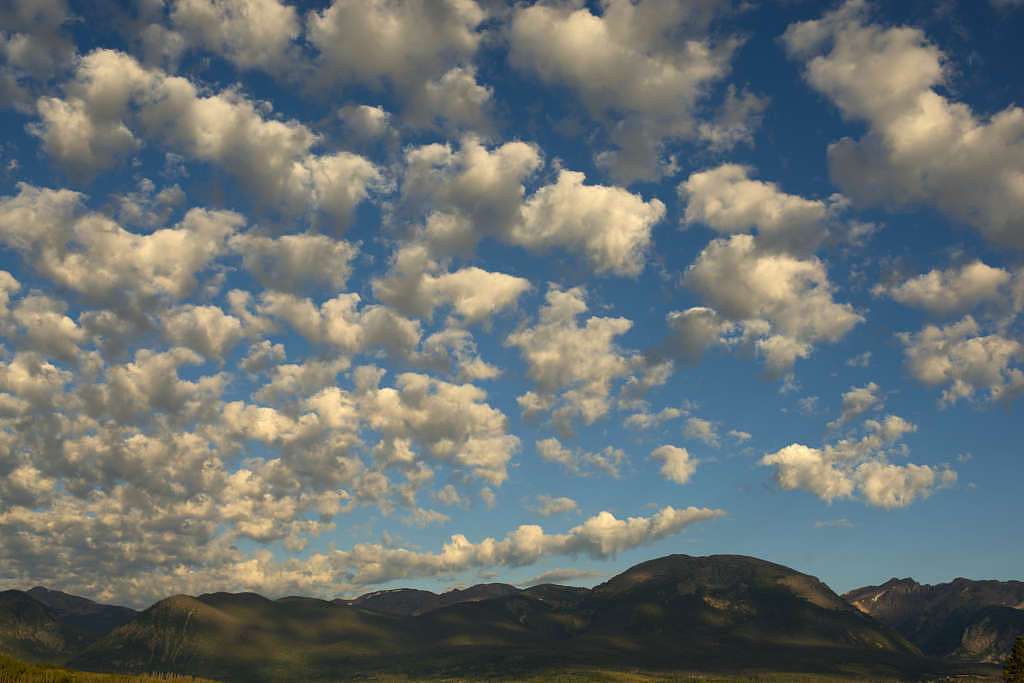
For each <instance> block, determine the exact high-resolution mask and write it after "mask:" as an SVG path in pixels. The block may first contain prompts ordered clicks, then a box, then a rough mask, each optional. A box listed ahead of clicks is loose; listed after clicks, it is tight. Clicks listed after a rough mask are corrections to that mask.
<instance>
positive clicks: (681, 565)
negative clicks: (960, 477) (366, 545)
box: [0, 554, 1024, 681]
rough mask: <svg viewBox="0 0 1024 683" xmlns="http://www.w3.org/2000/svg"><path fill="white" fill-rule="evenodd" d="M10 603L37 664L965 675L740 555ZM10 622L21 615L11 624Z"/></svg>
mask: <svg viewBox="0 0 1024 683" xmlns="http://www.w3.org/2000/svg"><path fill="white" fill-rule="evenodd" d="M964 581H968V580H964ZM953 583H955V582H951V585H952V584H953ZM975 583H978V584H982V588H981V589H977V590H974V592H971V591H968V594H969V595H975V594H978V595H982V594H983V595H988V593H992V592H995V593H998V592H999V590H1002V589H1000V588H999V586H998V585H987V584H985V583H984V582H973V583H970V582H969V583H962V582H961V583H960V584H957V586H958V587H960V588H964V587H967V588H971V587H972V586H973V585H974V584H975ZM990 583H994V584H998V583H999V582H990ZM1021 585H1024V584H1021ZM868 589H872V590H875V591H876V592H878V591H894V592H896V593H901V594H902V593H904V592H905V593H915V592H921V591H922V590H923V589H922V588H921V584H918V583H917V582H916V581H913V579H893V580H890V581H887V582H886V583H885V584H883V585H882V586H876V587H866V588H864V589H856V591H868ZM33 591H34V592H35V595H37V596H38V597H40V598H43V599H46V600H48V601H49V602H50V603H51V604H52V605H54V606H53V607H51V606H47V605H46V604H44V603H43V602H42V601H40V600H38V599H36V597H33V595H32V592H33ZM856 591H853V592H852V593H856ZM979 591H980V593H979ZM986 591H988V592H986ZM7 593H10V594H11V595H10V596H9V599H8V602H9V603H10V604H11V605H14V604H15V603H16V604H17V605H21V608H20V610H21V611H20V612H19V611H18V610H17V609H8V610H7V612H4V611H3V610H2V609H0V652H3V651H5V650H7V651H12V653H13V654H25V653H26V652H27V651H28V650H31V648H29V647H28V646H29V645H31V646H33V647H35V649H34V650H32V651H31V652H29V653H28V654H29V655H30V658H32V659H35V660H37V661H49V662H55V663H60V664H68V665H70V666H73V667H76V668H81V669H87V670H94V671H101V670H106V671H116V672H123V673H138V672H142V671H147V670H163V671H169V672H176V673H183V674H193V675H202V676H205V677H208V678H215V679H219V680H224V681H233V680H237V681H243V680H244V681H270V680H326V679H324V678H323V677H324V676H325V675H327V674H326V673H325V672H331V675H332V676H337V675H338V672H346V673H345V675H349V674H351V675H352V676H362V675H392V674H395V673H410V672H412V673H415V674H416V675H431V676H432V675H444V676H448V675H451V676H456V677H457V676H462V675H468V674H479V675H484V676H486V675H507V674H509V673H510V672H530V671H536V670H540V669H544V668H545V667H559V666H561V667H571V666H582V665H587V666H589V665H592V664H599V665H602V666H607V667H610V668H616V667H646V668H651V669H654V670H665V671H677V670H693V671H716V672H727V671H735V672H741V671H786V672H790V671H791V672H794V673H796V672H800V673H828V674H836V673H851V672H853V671H855V672H858V673H859V674H868V673H870V674H871V675H878V676H903V675H904V674H906V675H917V674H918V673H920V672H922V671H927V672H930V673H934V674H936V675H937V674H940V673H944V672H948V671H952V670H957V671H959V670H963V667H964V666H968V667H970V666H973V665H968V664H957V663H956V662H955V661H952V660H951V661H940V660H938V659H936V658H934V657H930V656H929V655H930V654H931V653H930V652H928V651H926V652H924V653H922V650H923V648H921V647H920V646H919V645H918V644H917V643H916V641H915V640H914V639H913V638H909V637H906V635H905V634H903V633H902V632H901V631H900V629H899V628H896V626H894V625H892V624H891V623H887V622H886V621H885V620H883V619H876V618H875V617H873V616H871V615H870V614H868V613H867V612H866V611H865V610H864V608H863V607H859V606H855V605H854V604H851V601H849V600H847V599H845V598H844V597H842V596H839V595H838V594H836V593H835V592H834V591H832V590H831V589H830V588H829V587H828V586H827V585H826V584H825V583H824V582H822V581H821V580H820V579H818V578H817V577H814V576H812V575H809V574H804V573H802V572H799V571H797V570H794V569H792V568H789V567H786V566H784V565H781V564H777V563H773V562H769V561H766V560H762V559H759V558H755V557H749V556H743V555H710V556H703V557H699V556H698V557H695V556H689V555H681V554H676V555H668V556H664V557H660V558H654V559H651V560H648V561H645V562H641V563H639V564H636V565H634V566H632V567H630V568H628V569H626V570H625V571H623V572H621V573H619V574H617V575H616V576H614V577H611V578H610V579H608V580H607V581H605V582H603V583H601V584H598V585H597V586H594V587H593V588H583V587H574V586H562V585H558V584H542V585H538V586H531V587H527V588H518V587H516V586H513V585H511V584H504V583H484V584H476V585H473V586H468V587H466V588H459V589H453V590H450V591H446V592H444V593H433V592H431V591H423V590H419V589H388V590H382V591H371V592H369V593H365V594H363V595H361V596H358V597H356V598H351V599H348V598H338V599H335V600H322V599H319V598H313V597H305V596H298V595H292V596H284V597H280V598H276V599H271V598H268V597H265V596H263V595H260V594H258V593H252V592H240V593H229V592H209V593H202V594H200V595H197V596H190V595H173V596H169V597H167V598H164V599H162V600H159V601H157V602H155V603H154V604H152V605H150V606H149V607H148V608H146V609H145V610H141V611H138V612H135V611H134V610H130V609H128V608H118V607H117V606H110V605H101V604H99V603H95V602H93V601H90V600H88V599H85V598H78V596H73V595H70V594H66V593H62V592H60V591H52V590H50V589H43V588H41V587H37V589H31V590H30V591H8V592H7ZM874 594H875V593H871V592H870V591H869V592H867V593H864V594H863V595H861V594H857V595H854V596H853V598H854V599H861V600H863V599H870V598H871V597H872V596H873V595H874ZM4 595H5V594H4V593H0V608H2V607H3V605H4V604H5V603H4V601H3V597H4ZM848 595H849V594H848ZM858 596H860V597H859V598H858ZM883 599H884V598H883ZM110 609H116V610H126V611H125V612H118V614H119V615H120V616H124V615H125V614H127V613H131V614H132V616H131V618H130V619H128V620H127V621H125V622H124V623H121V624H117V625H115V626H114V627H113V628H110V629H109V630H107V631H106V632H102V633H101V632H100V631H101V630H102V629H101V628H100V627H98V626H95V624H94V625H93V630H91V631H90V630H89V629H88V628H85V629H83V628H79V627H78V626H75V625H73V624H72V623H71V622H70V621H69V620H70V619H71V618H72V617H76V618H77V617H81V618H87V617H88V616H89V615H92V616H93V617H94V618H96V619H101V618H103V617H104V615H107V616H109V615H108V614H107V610H110ZM1006 610H1011V612H1012V613H1011V614H1009V616H1008V613H1006ZM17 614H22V615H28V616H23V618H22V619H21V621H20V622H19V621H17V619H16V618H15V616H16V615H17ZM1015 614H1016V611H1013V609H1012V608H1009V607H1005V606H1001V605H988V606H987V607H985V608H984V610H983V611H979V612H978V613H977V614H976V617H977V618H976V619H975V620H974V621H973V622H971V623H970V624H968V625H967V626H968V627H972V628H973V630H970V629H968V631H969V633H967V635H966V636H964V639H966V640H965V642H967V643H972V642H973V643H975V645H976V647H975V649H974V650H971V651H970V652H968V651H966V650H965V651H963V652H953V653H951V654H950V655H948V656H949V657H952V658H954V659H959V660H968V659H971V658H972V657H973V656H974V655H973V654H972V653H974V652H976V651H981V650H984V651H985V652H989V651H990V650H992V649H993V648H997V647H998V646H999V644H998V643H996V644H993V643H989V642H988V641H987V640H986V639H987V638H988V637H989V634H990V632H991V630H992V628H995V627H999V628H1003V629H1004V630H1005V629H1007V628H1015V626H1014V625H1013V624H1014V623H1015V622H1013V620H1012V617H1013V616H1014V615H1015ZM12 615H13V616H12ZM83 615H84V616H83ZM29 617H31V618H29ZM986 620H987V621H986ZM11 624H15V625H16V627H11ZM1007 624H1009V625H1007ZM5 626H7V627H8V628H6V630H5ZM87 626H88V624H87ZM965 628H967V627H965ZM18 634H21V636H19V637H20V640H19V639H18V637H15V636H18ZM25 634H29V635H28V636H25ZM962 640H963V639H962ZM12 647H14V648H15V649H14V650H12ZM18 647H20V648H21V649H20V650H17V649H16V648H18ZM26 648H28V650H27V649H26ZM986 648H987V649H986ZM982 654H983V655H984V653H982ZM957 667H960V668H959V669H958V668H957ZM289 677H292V678H289ZM331 680H335V679H333V678H332V679H331Z"/></svg>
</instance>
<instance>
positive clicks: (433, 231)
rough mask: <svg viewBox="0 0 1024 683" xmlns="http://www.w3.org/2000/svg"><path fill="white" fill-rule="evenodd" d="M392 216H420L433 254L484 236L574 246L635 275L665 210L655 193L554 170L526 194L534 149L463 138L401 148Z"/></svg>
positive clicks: (462, 249)
mask: <svg viewBox="0 0 1024 683" xmlns="http://www.w3.org/2000/svg"><path fill="white" fill-rule="evenodd" d="M405 163H406V168H405V173H404V176H403V179H402V191H401V198H400V202H399V207H400V215H402V216H403V217H409V218H418V217H421V218H422V220H423V227H422V229H421V230H420V232H419V233H418V235H417V239H418V240H420V241H422V242H423V243H425V244H426V245H428V246H429V248H430V252H431V254H432V255H433V256H435V257H443V256H448V255H451V254H457V253H468V252H469V251H470V250H471V249H472V248H473V246H474V245H475V244H476V243H477V242H478V241H479V240H480V239H481V238H482V237H484V236H493V237H496V238H498V239H500V240H502V241H504V242H507V243H510V244H514V245H518V246H522V247H524V248H526V249H530V250H533V251H541V252H543V251H548V250H550V249H553V248H561V249H566V250H570V251H573V252H577V253H579V254H580V256H581V257H582V258H583V259H584V260H585V261H586V262H587V263H588V264H589V265H590V267H591V268H592V269H593V270H594V271H595V272H597V273H612V274H618V275H637V274H639V273H640V271H641V270H643V267H644V263H645V259H646V255H647V250H648V248H649V246H650V242H651V230H652V228H653V226H654V225H655V224H657V223H658V222H659V221H661V219H662V218H663V217H664V215H665V205H664V204H663V203H662V202H661V201H659V200H658V199H650V200H644V199H643V198H642V197H641V196H640V195H638V194H634V193H631V192H628V191H627V190H624V189H622V188H619V187H613V186H605V185H587V184H585V176H584V175H583V174H582V173H579V172H575V171H569V170H565V169H562V170H560V171H559V173H558V175H557V177H556V179H555V181H554V182H553V183H550V184H547V185H542V186H541V187H538V188H537V189H536V190H535V191H534V192H532V193H531V194H529V195H528V194H527V191H526V186H525V183H526V181H527V179H528V178H530V176H531V175H532V174H534V173H535V172H536V171H537V170H538V169H539V168H540V167H541V166H542V159H541V156H540V152H539V150H538V149H537V148H536V147H534V146H532V145H528V144H526V143H523V142H508V143H505V144H503V145H501V146H499V147H496V148H494V149H493V150H488V149H487V148H486V147H485V146H484V145H483V144H482V143H481V142H480V141H479V140H477V139H476V138H472V137H467V138H464V139H463V140H462V143H461V145H460V147H459V149H457V150H453V149H452V148H451V147H449V146H447V145H439V144H433V145H426V146H423V147H418V148H413V149H410V150H409V151H407V152H406V158H405Z"/></svg>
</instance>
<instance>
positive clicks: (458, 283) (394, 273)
mask: <svg viewBox="0 0 1024 683" xmlns="http://www.w3.org/2000/svg"><path fill="white" fill-rule="evenodd" d="M439 270H440V265H439V264H438V263H437V262H436V261H434V260H433V259H431V258H430V256H429V253H428V251H427V249H426V248H425V247H423V246H422V245H407V246H405V247H402V248H400V249H399V250H398V251H397V252H396V253H395V255H394V257H393V259H392V264H391V271H390V272H389V273H388V274H387V275H385V276H384V277H383V278H378V279H375V280H374V281H373V291H374V294H375V296H376V297H377V298H378V299H380V300H381V301H382V302H384V303H386V304H388V305H390V306H392V307H394V308H395V309H396V310H398V311H400V312H402V313H405V314H407V315H415V316H419V317H424V318H430V317H431V316H432V314H433V312H434V309H435V308H437V307H438V306H442V305H450V306H451V307H452V309H453V310H454V312H455V313H456V314H458V315H459V316H460V317H461V318H462V319H463V320H464V321H466V322H467V323H476V322H481V321H484V320H487V319H488V318H490V317H491V316H493V315H495V314H496V313H498V312H500V311H502V310H505V309H508V308H511V307H512V306H515V304H516V302H517V301H518V299H519V297H520V296H522V294H524V293H525V292H526V291H527V290H529V289H530V282H529V280H526V279H525V278H521V277H516V276H514V275H507V274H505V273H493V272H489V271H486V270H483V269H482V268H477V267H476V266H470V267H467V268H460V269H459V270H456V271H454V272H439Z"/></svg>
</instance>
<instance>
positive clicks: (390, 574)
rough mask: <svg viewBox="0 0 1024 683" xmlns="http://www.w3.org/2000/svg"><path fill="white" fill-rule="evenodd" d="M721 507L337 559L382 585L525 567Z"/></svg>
mask: <svg viewBox="0 0 1024 683" xmlns="http://www.w3.org/2000/svg"><path fill="white" fill-rule="evenodd" d="M724 514H725V513H724V512H723V511H722V510H713V509H708V508H695V507H690V508H686V509H676V508H673V507H670V506H669V507H665V508H662V509H661V510H659V511H658V512H656V513H655V514H653V515H651V516H650V517H629V518H627V519H619V518H617V517H615V516H614V515H613V514H611V513H610V512H600V513H598V514H596V515H594V516H593V517H590V518H588V519H587V520H586V521H584V522H583V523H582V524H579V525H578V526H575V527H573V528H571V529H569V531H567V532H566V533H564V534H548V533H545V531H544V529H543V528H542V527H540V526H538V525H533V524H524V525H522V526H519V527H517V528H516V529H515V530H514V531H511V532H509V533H508V534H507V535H506V536H505V537H504V538H503V539H501V540H496V539H494V538H486V539H484V540H482V541H480V542H479V543H473V542H471V541H470V540H469V539H467V538H466V537H465V536H463V535H461V534H456V535H454V536H452V537H451V540H450V541H449V542H448V543H446V544H445V545H444V547H443V548H442V550H441V551H440V552H437V553H418V552H413V551H409V550H404V549H398V548H385V547H382V546H379V545H369V544H366V545H357V546H355V547H353V548H352V550H350V551H340V552H339V553H338V554H337V555H336V556H335V557H334V558H333V559H334V562H336V563H337V564H339V565H341V566H344V567H347V568H350V569H351V570H353V571H354V578H353V582H354V583H356V584H371V583H383V582H385V581H392V580H395V579H401V578H411V577H427V576H436V575H439V574H448V573H453V572H459V571H464V570H466V569H475V568H481V567H492V566H510V567H522V566H526V565H530V564H534V563H535V562H537V561H539V560H540V559H542V558H545V557H551V556H558V555H573V556H575V555H586V556H588V557H591V558H593V559H606V558H609V557H614V556H615V555H617V554H619V553H621V552H624V551H626V550H629V549H631V548H635V547H638V546H642V545H647V544H649V543H653V542H655V541H657V540H660V539H662V538H667V537H669V536H672V535H675V534H677V533H679V532H680V531H682V530H683V529H684V528H686V527H687V526H690V525H691V524H695V523H697V522H702V521H707V520H710V519H715V518H717V517H721V516H722V515H724Z"/></svg>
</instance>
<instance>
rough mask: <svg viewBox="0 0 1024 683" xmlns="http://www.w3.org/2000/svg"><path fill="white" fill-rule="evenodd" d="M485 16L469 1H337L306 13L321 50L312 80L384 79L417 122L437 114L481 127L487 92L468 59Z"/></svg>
mask: <svg viewBox="0 0 1024 683" xmlns="http://www.w3.org/2000/svg"><path fill="white" fill-rule="evenodd" d="M485 19H486V13H485V12H484V10H483V9H481V7H480V6H479V5H478V4H477V3H476V2H475V1H474V0H443V1H441V2H428V1H427V0H414V1H413V2H405V3H396V2H391V1H389V0H372V1H371V2H362V1H360V0H334V1H333V2H332V3H331V4H330V5H329V6H328V7H326V8H324V9H323V10H321V11H314V12H311V13H310V14H309V15H308V17H307V21H306V37H307V39H308V40H309V42H310V43H311V44H312V45H313V46H314V47H315V48H316V49H317V51H318V55H317V60H316V64H315V69H316V72H317V73H316V75H315V76H314V79H315V81H318V82H320V83H339V84H342V85H345V84H350V83H351V84H362V85H366V86H370V87H374V88H376V87H382V86H387V87H389V88H390V89H391V90H392V91H393V92H394V93H395V94H396V95H397V96H398V97H399V98H401V99H402V100H403V102H404V105H405V106H404V108H405V112H404V113H405V116H406V117H407V118H408V119H409V120H410V121H411V122H413V123H414V124H416V125H430V124H432V123H433V122H434V119H435V118H436V117H442V118H444V119H447V120H448V121H450V122H451V123H454V124H456V125H470V126H473V125H476V126H479V125H481V124H482V123H483V122H484V110H485V109H486V105H487V104H488V102H489V100H490V91H489V89H487V88H485V87H483V86H480V85H478V84H477V83H476V79H475V72H474V70H473V68H472V64H471V62H472V59H473V57H474V55H475V54H476V50H477V47H478V46H479V44H480V40H481V37H482V33H481V31H480V30H479V26H480V24H481V23H482V22H483V21H484V20H485Z"/></svg>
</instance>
